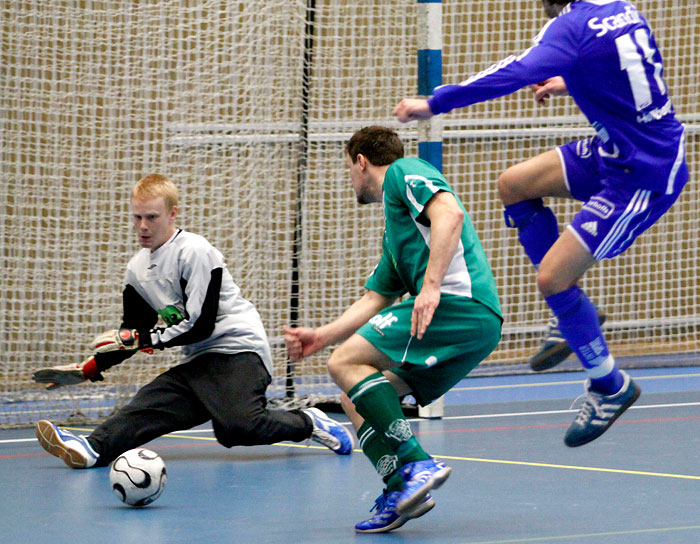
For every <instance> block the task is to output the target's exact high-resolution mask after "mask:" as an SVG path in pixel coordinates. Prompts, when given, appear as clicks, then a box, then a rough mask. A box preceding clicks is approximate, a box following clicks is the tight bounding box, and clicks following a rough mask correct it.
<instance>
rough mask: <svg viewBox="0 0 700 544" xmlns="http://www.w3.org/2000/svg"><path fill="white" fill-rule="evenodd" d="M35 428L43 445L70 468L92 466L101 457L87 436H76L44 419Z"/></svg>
mask: <svg viewBox="0 0 700 544" xmlns="http://www.w3.org/2000/svg"><path fill="white" fill-rule="evenodd" d="M35 430H36V437H37V439H38V440H39V444H41V447H42V448H44V449H45V450H46V451H47V452H49V453H50V454H51V455H55V456H56V457H59V458H60V459H63V462H64V463H65V464H66V465H68V466H69V467H70V468H90V467H92V466H94V465H95V463H96V462H97V460H98V459H99V458H100V454H99V453H97V452H96V451H95V450H93V449H92V446H90V443H89V442H88V441H87V438H86V437H84V436H75V435H74V434H73V433H72V432H70V431H66V430H65V429H61V428H60V427H57V426H56V425H54V424H53V423H51V422H50V421H47V420H45V419H42V420H41V421H39V422H37V424H36V425H35Z"/></svg>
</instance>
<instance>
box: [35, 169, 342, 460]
mask: <svg viewBox="0 0 700 544" xmlns="http://www.w3.org/2000/svg"><path fill="white" fill-rule="evenodd" d="M177 203H178V191H177V188H176V187H175V185H174V184H173V183H172V181H170V180H169V179H167V178H165V177H164V176H161V175H158V174H151V175H149V176H146V177H144V178H143V179H141V180H140V181H139V182H138V183H137V184H136V185H135V186H134V187H133V189H132V192H131V212H132V218H133V224H134V231H135V232H136V234H137V237H138V241H139V244H140V245H141V247H142V249H141V250H140V251H139V252H138V253H136V255H134V257H133V258H132V259H131V260H130V261H129V264H128V265H127V270H126V278H125V282H124V290H123V297H122V298H123V311H124V313H123V317H122V323H121V327H120V329H115V330H111V331H107V332H105V333H104V334H102V335H100V336H98V337H97V338H96V339H95V340H94V341H93V345H92V346H93V349H94V350H95V354H94V355H93V356H90V357H88V358H87V359H86V360H85V361H83V362H82V363H80V364H70V365H63V366H58V367H53V368H45V369H41V370H38V371H37V372H35V373H34V380H35V381H37V382H38V383H45V384H49V385H48V388H49V389H55V388H56V387H60V386H67V385H74V384H78V383H81V382H83V381H86V380H91V381H98V380H102V379H103V378H102V372H104V371H106V370H108V369H109V368H111V367H113V366H115V365H117V364H120V363H122V362H123V361H125V360H126V359H128V358H129V357H131V356H132V355H134V354H136V353H137V352H138V351H150V352H153V350H154V349H166V348H173V347H180V348H181V350H182V360H181V361H180V363H179V364H176V365H174V366H173V367H172V368H170V369H169V370H167V371H165V372H163V373H162V374H160V375H158V376H156V377H155V378H154V379H153V380H152V381H151V382H150V383H148V384H146V385H144V386H143V387H142V388H141V389H139V391H138V392H137V393H136V395H135V396H134V398H132V399H131V401H130V402H129V403H128V404H127V405H126V406H124V407H122V408H121V409H120V410H119V411H117V412H116V413H115V414H114V415H112V416H111V417H109V418H108V419H107V420H106V421H104V422H103V423H101V424H100V425H99V426H98V427H97V428H96V429H95V430H94V431H93V432H92V433H90V435H89V436H87V437H85V436H76V435H74V434H73V433H71V432H70V431H68V430H66V429H63V428H61V427H58V426H56V425H54V424H53V423H52V422H50V421H48V420H41V421H38V422H37V424H36V434H37V438H38V439H39V443H40V444H41V446H42V447H43V448H44V449H45V450H46V451H48V452H49V453H51V454H52V455H55V456H56V457H59V458H61V459H62V460H63V461H64V462H65V463H66V465H68V466H69V467H71V468H92V467H100V466H107V465H108V464H109V463H110V462H112V461H113V460H114V459H115V458H116V457H118V456H119V455H121V454H122V453H124V452H125V451H127V450H130V449H132V448H136V447H138V446H141V445H143V444H145V443H146V442H149V441H151V440H153V439H155V438H157V437H159V436H162V435H164V434H167V433H171V432H174V431H178V430H185V429H189V428H191V427H195V426H197V425H201V424H203V423H206V422H207V421H211V422H212V427H213V430H214V436H215V437H216V439H217V440H218V441H219V443H221V444H222V445H223V446H225V447H227V448H230V447H232V446H236V445H248V446H250V445H256V444H273V443H275V442H279V441H283V440H291V441H294V442H301V441H303V440H307V439H309V438H310V439H313V440H315V441H317V442H319V443H321V444H323V445H324V446H327V447H328V448H330V449H331V450H333V451H334V452H335V453H338V454H344V455H347V454H349V453H351V452H352V435H351V434H350V433H349V432H348V431H347V430H346V429H345V428H344V427H342V426H341V425H340V424H338V423H337V422H335V421H333V420H332V419H330V418H328V417H327V416H326V415H325V414H324V413H323V412H321V411H320V410H318V409H316V408H311V409H309V410H304V411H301V410H290V411H283V410H269V409H267V399H266V397H265V392H266V389H267V386H268V385H269V384H270V381H271V378H270V375H271V373H272V356H271V353H270V346H269V344H268V340H267V335H266V334H265V329H264V327H263V324H262V321H261V320H260V316H259V315H258V312H257V310H256V309H255V307H254V306H253V305H252V304H251V303H250V302H249V301H247V300H246V299H244V298H243V297H242V296H241V293H240V290H239V288H238V286H237V285H236V284H235V283H234V281H233V278H232V277H231V274H230V273H229V271H228V269H227V268H226V264H225V263H224V258H223V255H222V254H221V253H220V252H219V251H218V250H217V249H216V248H215V247H214V246H212V245H211V244H210V243H209V242H208V241H207V240H206V239H204V238H203V237H202V236H198V235H196V234H193V233H191V232H187V231H185V230H182V229H180V228H177V226H176V223H175V221H176V217H177V211H178V208H177ZM159 318H160V319H161V320H162V324H163V325H165V326H157V323H158V320H159Z"/></svg>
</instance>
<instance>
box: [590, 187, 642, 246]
mask: <svg viewBox="0 0 700 544" xmlns="http://www.w3.org/2000/svg"><path fill="white" fill-rule="evenodd" d="M650 194H651V191H646V190H644V189H637V191H636V192H635V193H634V196H633V197H632V200H630V203H629V205H628V206H627V209H626V210H625V211H624V213H623V214H622V215H621V216H620V217H618V218H617V221H615V224H614V225H613V228H612V229H610V232H608V234H607V236H606V237H605V238H604V239H603V241H602V242H601V244H600V245H599V246H598V249H597V250H596V252H595V253H594V254H593V256H594V257H595V258H596V260H600V259H602V258H603V256H604V255H605V254H606V253H607V252H608V251H610V249H612V248H613V247H614V246H615V244H616V243H617V242H619V241H620V239H621V238H622V237H623V236H625V235H626V229H627V227H628V226H629V223H630V221H632V219H634V217H635V216H637V215H639V214H640V213H644V212H645V211H646V209H647V207H648V206H649V196H650Z"/></svg>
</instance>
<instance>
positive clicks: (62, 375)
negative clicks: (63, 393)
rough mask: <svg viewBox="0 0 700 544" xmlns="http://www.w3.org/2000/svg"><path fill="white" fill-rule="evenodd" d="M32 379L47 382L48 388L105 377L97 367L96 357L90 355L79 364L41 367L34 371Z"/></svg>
mask: <svg viewBox="0 0 700 544" xmlns="http://www.w3.org/2000/svg"><path fill="white" fill-rule="evenodd" d="M32 379H33V380H34V381H35V382H36V383H45V384H47V386H46V389H57V388H59V387H63V386H64V385H75V384H78V383H82V382H84V381H85V380H91V381H93V382H98V381H102V380H103V379H104V378H103V377H102V374H100V371H99V369H98V368H97V363H96V362H95V357H88V358H87V359H85V360H84V361H83V362H82V363H80V364H77V365H76V364H69V365H61V366H53V367H50V368H42V369H39V370H37V371H36V372H34V375H33V376H32Z"/></svg>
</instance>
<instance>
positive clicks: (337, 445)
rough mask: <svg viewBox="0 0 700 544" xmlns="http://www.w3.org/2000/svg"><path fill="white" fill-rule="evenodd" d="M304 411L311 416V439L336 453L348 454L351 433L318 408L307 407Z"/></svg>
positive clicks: (350, 445) (349, 451) (350, 448)
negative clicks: (312, 426)
mask: <svg viewBox="0 0 700 544" xmlns="http://www.w3.org/2000/svg"><path fill="white" fill-rule="evenodd" d="M304 413H305V414H306V415H307V416H309V418H311V423H313V425H314V430H313V432H312V433H311V440H313V441H314V442H318V443H319V444H323V445H324V446H326V447H327V448H328V449H330V450H332V451H334V452H335V453H337V454H338V455H350V454H351V453H352V448H353V440H352V433H350V431H348V430H347V429H346V428H345V427H343V426H342V425H341V424H340V423H338V422H337V421H335V420H334V419H331V418H329V417H328V416H327V415H326V414H324V413H323V412H322V411H321V410H319V409H318V408H307V409H306V410H304Z"/></svg>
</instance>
